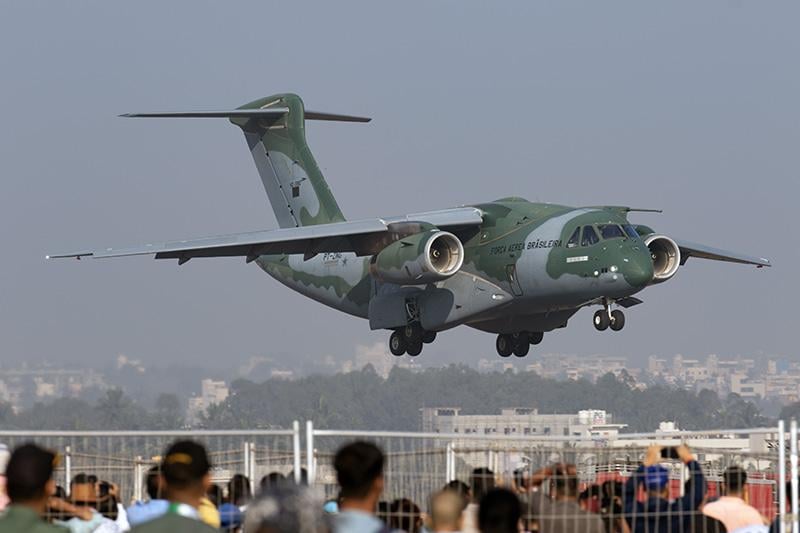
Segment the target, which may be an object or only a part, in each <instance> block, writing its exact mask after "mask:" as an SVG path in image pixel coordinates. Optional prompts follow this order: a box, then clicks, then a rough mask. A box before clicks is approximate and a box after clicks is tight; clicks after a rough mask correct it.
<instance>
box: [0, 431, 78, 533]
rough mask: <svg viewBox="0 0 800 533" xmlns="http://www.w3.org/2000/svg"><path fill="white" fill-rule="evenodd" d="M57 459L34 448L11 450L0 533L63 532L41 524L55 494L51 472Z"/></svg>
mask: <svg viewBox="0 0 800 533" xmlns="http://www.w3.org/2000/svg"><path fill="white" fill-rule="evenodd" d="M56 462H57V455H56V454H54V453H53V452H50V451H47V450H45V449H43V448H40V447H38V446H36V445H35V444H23V445H22V446H19V447H18V448H16V449H15V450H14V452H13V453H12V454H11V457H10V458H9V461H8V466H7V467H6V481H7V484H6V488H7V490H8V497H9V499H10V501H11V505H10V506H9V507H8V508H7V509H6V510H5V512H4V513H3V515H2V517H0V533H18V532H20V531H26V532H31V533H63V532H66V531H67V530H66V529H64V528H62V527H58V526H54V525H51V524H48V523H47V522H46V521H45V520H44V515H45V513H46V512H47V504H48V502H49V501H50V497H51V496H52V495H53V494H54V493H55V490H56V483H55V481H54V480H53V470H54V469H55V466H56Z"/></svg>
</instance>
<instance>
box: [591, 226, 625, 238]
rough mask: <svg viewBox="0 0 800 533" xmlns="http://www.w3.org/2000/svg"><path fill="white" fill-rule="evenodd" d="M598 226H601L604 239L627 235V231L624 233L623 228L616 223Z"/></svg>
mask: <svg viewBox="0 0 800 533" xmlns="http://www.w3.org/2000/svg"><path fill="white" fill-rule="evenodd" d="M597 227H598V228H600V235H602V236H603V238H604V239H617V238H620V237H625V233H623V231H622V228H620V227H619V226H617V225H616V224H600V225H599V226H597Z"/></svg>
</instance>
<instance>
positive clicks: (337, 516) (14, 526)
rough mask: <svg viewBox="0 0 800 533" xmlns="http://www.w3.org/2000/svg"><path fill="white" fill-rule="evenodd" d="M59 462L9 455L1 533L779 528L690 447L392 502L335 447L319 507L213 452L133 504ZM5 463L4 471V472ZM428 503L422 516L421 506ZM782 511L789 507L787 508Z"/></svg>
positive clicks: (169, 454)
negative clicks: (717, 489)
mask: <svg viewBox="0 0 800 533" xmlns="http://www.w3.org/2000/svg"><path fill="white" fill-rule="evenodd" d="M58 461H59V457H58V455H57V454H56V453H54V452H52V451H49V450H46V449H44V448H41V447H39V446H37V445H35V444H24V445H21V446H19V447H17V448H16V449H14V450H13V452H12V453H11V454H10V457H9V456H8V453H6V454H5V457H4V456H3V454H2V453H0V471H3V470H4V471H5V476H4V477H0V508H4V509H3V511H2V514H0V533H6V532H15V533H16V532H27V531H31V532H37V533H39V532H40V533H47V532H56V531H61V532H64V531H71V532H73V533H91V532H97V533H117V532H123V531H132V532H134V533H182V532H190V531H191V532H195V531H196V532H201V533H202V532H203V531H208V532H215V531H216V532H219V531H225V532H244V533H284V532H285V533H399V532H406V533H421V532H426V533H438V532H463V533H517V532H521V531H535V532H539V533H569V532H576V533H577V532H581V533H671V532H680V533H706V532H708V533H721V532H736V533H751V532H752V533H756V532H763V533H766V532H767V531H771V532H772V533H776V532H777V531H778V524H777V522H773V523H772V524H771V525H770V524H769V523H768V521H767V519H766V518H765V517H764V516H762V515H761V514H760V513H759V511H758V510H757V509H756V508H754V507H753V506H751V505H750V504H749V503H748V494H749V492H748V490H747V485H748V482H747V474H746V472H745V471H744V470H743V469H742V468H740V467H738V466H733V467H730V468H728V469H727V470H726V471H725V473H724V476H723V482H722V486H721V492H722V493H721V495H720V496H718V497H715V498H710V497H709V496H708V490H707V483H706V479H705V477H704V474H703V470H702V468H701V467H700V465H699V463H698V462H697V461H696V460H695V458H694V456H693V455H692V453H691V451H690V450H689V449H688V448H687V447H686V446H678V447H675V448H659V447H657V446H652V447H650V448H649V449H648V450H647V453H646V455H645V458H644V461H643V462H642V464H641V465H640V466H639V467H638V468H637V469H636V471H635V472H634V473H633V474H632V475H631V476H629V477H628V478H627V480H625V481H624V482H623V481H622V480H621V479H609V480H606V481H604V482H603V483H600V484H597V485H591V486H584V487H583V490H581V489H582V487H581V483H580V482H579V477H578V471H577V469H576V467H575V465H572V464H568V463H556V464H552V465H548V466H545V467H543V468H540V469H538V470H533V469H531V468H523V469H520V470H517V471H515V472H514V474H513V476H512V478H510V479H507V480H501V479H500V478H498V476H496V475H495V473H494V472H492V471H491V470H489V469H488V468H477V469H475V470H474V471H473V472H472V475H471V476H470V478H469V480H467V481H459V480H456V481H451V482H450V483H448V484H447V485H445V486H444V487H441V490H439V491H437V492H435V493H434V494H432V495H431V496H430V499H429V501H426V502H414V501H411V500H410V499H407V498H400V499H396V500H393V501H387V500H385V499H384V498H383V495H384V455H383V453H382V452H381V450H380V449H379V448H378V447H377V446H375V445H374V444H371V443H368V442H361V441H359V442H353V443H350V444H347V445H345V446H343V447H342V448H341V449H339V450H338V452H337V453H336V456H335V458H334V462H333V467H334V469H335V472H336V479H337V482H338V495H337V497H336V498H334V499H330V500H328V501H322V499H321V498H320V495H319V494H318V492H317V490H315V489H313V488H311V487H309V486H308V483H307V478H306V476H305V473H303V475H302V476H300V482H299V483H295V482H294V480H288V479H286V478H285V477H284V476H282V475H281V474H279V473H272V474H269V475H267V476H264V478H262V479H261V480H260V482H259V483H258V490H256V491H255V494H254V493H253V491H252V489H251V487H252V486H253V485H252V484H251V480H250V479H248V478H247V477H245V476H243V475H240V474H237V475H235V476H233V477H232V478H231V479H230V480H229V481H228V483H227V484H226V486H224V487H223V486H220V485H217V484H215V483H213V482H212V478H211V469H212V465H211V462H210V460H209V456H208V454H207V452H206V450H205V448H204V447H203V446H202V445H201V444H199V443H197V442H194V441H191V440H182V441H177V442H174V443H173V444H172V445H171V446H170V447H169V448H168V449H167V450H166V452H165V453H164V455H163V458H162V459H161V461H160V463H159V464H157V465H154V466H153V467H152V468H151V469H150V470H149V471H148V472H147V475H146V479H145V480H144V481H145V487H146V492H147V498H146V499H145V500H143V501H136V502H133V503H131V504H130V505H124V504H123V500H122V498H121V495H120V493H119V489H118V488H117V487H116V486H115V485H113V484H111V483H107V482H104V481H102V480H99V479H97V478H96V477H95V476H93V475H91V474H85V473H80V474H77V475H76V476H74V477H73V478H72V480H71V481H70V485H69V491H68V492H67V491H65V490H64V489H63V488H61V487H58V486H57V485H56V483H55V481H54V478H53V475H54V472H55V470H56V468H57V466H58ZM670 461H674V462H675V463H676V464H677V463H678V462H680V463H683V465H684V466H683V468H685V469H686V471H687V472H688V477H687V479H686V481H685V483H684V485H683V487H682V490H680V494H681V495H680V496H678V497H676V498H671V497H670V496H671V494H670V489H671V488H673V489H674V487H671V483H670V471H669V469H668V468H667V467H665V466H664V464H668V463H669V462H670ZM4 462H6V463H7V464H5V465H3V464H2V463H4ZM418 503H421V504H423V505H424V506H425V508H426V510H427V511H426V512H423V511H422V510H421V508H420V506H419V505H418ZM782 504H784V505H785V502H782Z"/></svg>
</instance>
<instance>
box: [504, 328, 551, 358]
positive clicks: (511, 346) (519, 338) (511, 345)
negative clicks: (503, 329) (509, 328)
mask: <svg viewBox="0 0 800 533" xmlns="http://www.w3.org/2000/svg"><path fill="white" fill-rule="evenodd" d="M543 338H544V333H542V332H541V331H534V332H530V331H521V332H519V333H501V334H500V335H498V336H497V343H496V345H495V346H496V348H497V354H498V355H499V356H500V357H509V356H510V355H511V354H512V353H513V354H514V355H515V356H517V357H525V356H526V355H528V351H529V350H530V349H531V344H539V343H540V342H542V339H543Z"/></svg>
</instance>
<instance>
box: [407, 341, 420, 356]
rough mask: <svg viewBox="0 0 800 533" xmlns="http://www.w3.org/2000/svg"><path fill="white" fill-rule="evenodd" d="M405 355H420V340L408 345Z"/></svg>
mask: <svg viewBox="0 0 800 533" xmlns="http://www.w3.org/2000/svg"><path fill="white" fill-rule="evenodd" d="M406 353H407V354H408V355H410V356H411V357H416V356H418V355H419V354H421V353H422V340H418V341H414V342H411V343H409V344H408V347H407V348H406Z"/></svg>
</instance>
